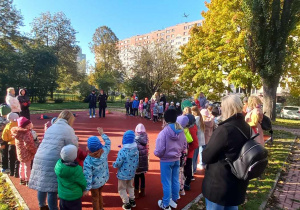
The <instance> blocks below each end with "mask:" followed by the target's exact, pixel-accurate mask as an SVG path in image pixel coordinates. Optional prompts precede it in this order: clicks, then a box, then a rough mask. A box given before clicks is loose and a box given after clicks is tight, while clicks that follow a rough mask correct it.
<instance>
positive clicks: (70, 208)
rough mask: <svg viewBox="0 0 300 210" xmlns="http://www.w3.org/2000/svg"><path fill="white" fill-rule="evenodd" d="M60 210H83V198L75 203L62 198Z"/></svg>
mask: <svg viewBox="0 0 300 210" xmlns="http://www.w3.org/2000/svg"><path fill="white" fill-rule="evenodd" d="M59 209H60V210H81V209H82V204H81V198H79V199H77V200H74V201H66V200H64V199H61V198H60V201H59Z"/></svg>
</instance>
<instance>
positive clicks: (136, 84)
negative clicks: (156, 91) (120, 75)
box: [124, 75, 153, 99]
mask: <svg viewBox="0 0 300 210" xmlns="http://www.w3.org/2000/svg"><path fill="white" fill-rule="evenodd" d="M124 90H125V94H126V95H127V96H131V94H132V93H133V92H137V94H138V96H139V98H141V99H142V98H146V97H149V96H151V95H152V94H153V93H152V92H151V90H150V89H149V87H148V85H147V81H146V79H145V78H141V77H140V76H139V75H135V76H133V77H132V78H128V79H127V80H125V82H124Z"/></svg>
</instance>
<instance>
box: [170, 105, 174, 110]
mask: <svg viewBox="0 0 300 210" xmlns="http://www.w3.org/2000/svg"><path fill="white" fill-rule="evenodd" d="M168 109H175V110H176V108H175V106H172V105H171V106H169V108H168Z"/></svg>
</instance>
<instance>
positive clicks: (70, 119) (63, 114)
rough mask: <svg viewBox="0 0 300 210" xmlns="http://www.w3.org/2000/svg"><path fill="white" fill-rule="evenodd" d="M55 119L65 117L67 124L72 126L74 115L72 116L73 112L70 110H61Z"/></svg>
mask: <svg viewBox="0 0 300 210" xmlns="http://www.w3.org/2000/svg"><path fill="white" fill-rule="evenodd" d="M57 119H65V120H67V121H68V124H69V125H70V126H72V125H73V123H74V121H75V117H74V115H73V113H72V112H70V111H68V110H64V111H62V112H61V113H60V114H59V115H58V117H57Z"/></svg>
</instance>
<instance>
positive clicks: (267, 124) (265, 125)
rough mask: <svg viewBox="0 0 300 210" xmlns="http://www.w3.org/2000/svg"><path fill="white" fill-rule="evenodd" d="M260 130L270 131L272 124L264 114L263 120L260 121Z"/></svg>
mask: <svg viewBox="0 0 300 210" xmlns="http://www.w3.org/2000/svg"><path fill="white" fill-rule="evenodd" d="M260 125H261V128H262V129H263V130H265V131H269V130H272V122H271V119H270V118H269V117H267V116H266V115H265V114H264V116H263V119H262V121H261V124H260Z"/></svg>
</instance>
